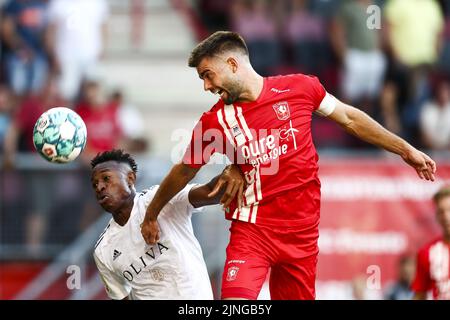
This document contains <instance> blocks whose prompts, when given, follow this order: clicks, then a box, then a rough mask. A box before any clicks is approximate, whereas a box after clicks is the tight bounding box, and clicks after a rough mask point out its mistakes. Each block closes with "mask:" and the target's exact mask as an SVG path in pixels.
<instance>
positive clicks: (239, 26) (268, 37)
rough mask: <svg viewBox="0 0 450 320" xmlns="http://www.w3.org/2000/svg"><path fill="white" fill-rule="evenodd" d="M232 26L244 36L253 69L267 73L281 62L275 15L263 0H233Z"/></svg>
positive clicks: (262, 73)
mask: <svg viewBox="0 0 450 320" xmlns="http://www.w3.org/2000/svg"><path fill="white" fill-rule="evenodd" d="M230 23H231V27H232V29H233V30H234V31H236V32H238V33H240V34H241V35H242V37H244V38H245V40H246V42H247V46H248V49H249V52H250V61H251V63H252V65H253V67H254V68H255V70H256V71H257V72H258V73H259V74H261V75H263V76H267V75H269V74H271V73H272V70H275V69H276V68H277V67H278V66H280V64H281V54H282V52H281V45H280V42H279V40H278V33H277V32H278V30H277V24H276V19H275V18H274V16H273V15H272V14H271V10H270V7H269V4H268V2H267V1H266V0H253V1H252V0H250V1H249V0H235V1H234V2H233V6H232V9H231V18H230Z"/></svg>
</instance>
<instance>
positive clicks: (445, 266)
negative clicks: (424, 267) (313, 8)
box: [428, 241, 449, 282]
mask: <svg viewBox="0 0 450 320" xmlns="http://www.w3.org/2000/svg"><path fill="white" fill-rule="evenodd" d="M448 255H449V254H448V247H447V246H446V245H445V244H444V243H443V242H442V241H439V242H437V243H436V244H434V245H433V246H431V248H430V251H429V257H428V259H429V261H430V276H431V278H432V279H433V280H435V281H438V282H439V281H441V280H447V279H448V276H449V256H448Z"/></svg>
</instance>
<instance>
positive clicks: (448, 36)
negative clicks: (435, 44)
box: [439, 0, 450, 74]
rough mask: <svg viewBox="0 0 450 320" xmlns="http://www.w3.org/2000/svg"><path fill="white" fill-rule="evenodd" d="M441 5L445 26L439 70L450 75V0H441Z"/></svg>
mask: <svg viewBox="0 0 450 320" xmlns="http://www.w3.org/2000/svg"><path fill="white" fill-rule="evenodd" d="M440 3H441V6H442V9H443V12H444V15H445V26H444V38H443V45H442V52H441V56H440V61H439V68H440V69H441V70H443V71H445V72H446V73H447V74H450V0H440Z"/></svg>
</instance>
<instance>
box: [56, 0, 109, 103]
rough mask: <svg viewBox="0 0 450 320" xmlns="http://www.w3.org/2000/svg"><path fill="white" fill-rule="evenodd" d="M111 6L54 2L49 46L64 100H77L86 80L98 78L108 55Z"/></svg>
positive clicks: (101, 0)
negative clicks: (101, 62) (99, 63)
mask: <svg viewBox="0 0 450 320" xmlns="http://www.w3.org/2000/svg"><path fill="white" fill-rule="evenodd" d="M108 13H109V7H108V4H107V1H106V0H51V3H50V5H49V12H48V15H49V33H48V37H47V39H48V46H49V48H51V49H50V50H51V52H52V55H51V57H52V59H51V61H52V68H53V72H54V73H55V74H57V75H58V85H59V90H60V93H61V95H62V97H63V98H64V99H65V100H66V101H70V102H71V101H73V100H74V99H75V98H76V97H77V95H78V93H79V90H80V85H81V83H82V81H83V80H92V79H94V78H95V76H96V66H97V62H98V60H99V58H101V57H102V56H103V55H104V48H105V41H106V24H107V18H108Z"/></svg>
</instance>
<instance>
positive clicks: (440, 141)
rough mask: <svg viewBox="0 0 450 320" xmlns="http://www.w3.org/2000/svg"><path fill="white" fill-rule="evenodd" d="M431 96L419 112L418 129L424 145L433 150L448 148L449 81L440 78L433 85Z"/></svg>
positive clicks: (449, 131) (449, 122)
mask: <svg viewBox="0 0 450 320" xmlns="http://www.w3.org/2000/svg"><path fill="white" fill-rule="evenodd" d="M433 89H434V90H433V91H434V95H433V98H432V99H431V100H429V101H427V102H426V103H425V104H424V105H423V107H422V109H421V113H420V131H421V135H422V140H423V143H424V146H426V147H427V148H430V149H434V150H450V81H449V79H448V78H446V79H445V78H442V79H439V80H437V81H436V83H435V85H434V86H433Z"/></svg>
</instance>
